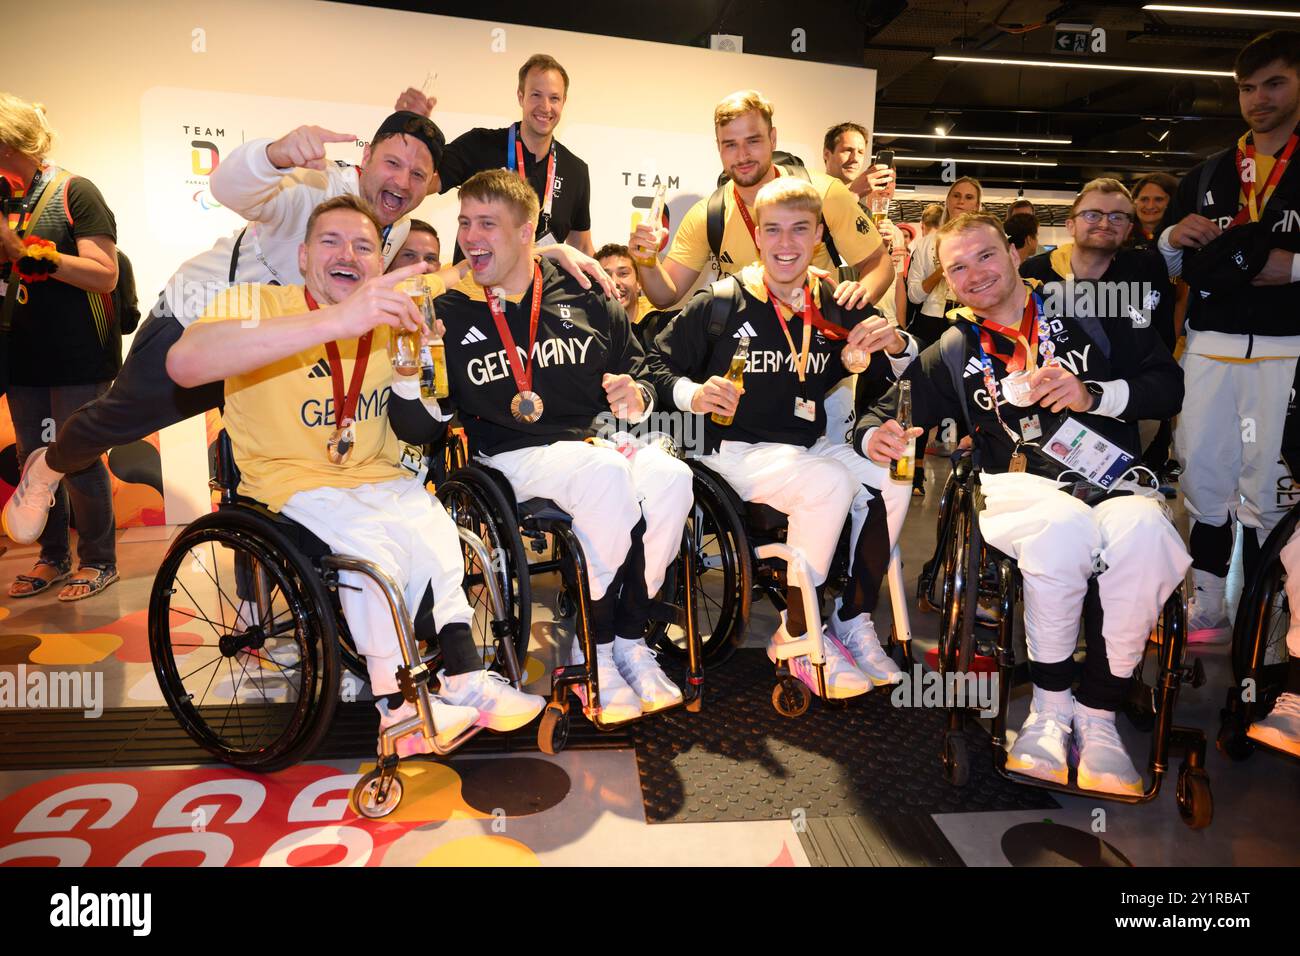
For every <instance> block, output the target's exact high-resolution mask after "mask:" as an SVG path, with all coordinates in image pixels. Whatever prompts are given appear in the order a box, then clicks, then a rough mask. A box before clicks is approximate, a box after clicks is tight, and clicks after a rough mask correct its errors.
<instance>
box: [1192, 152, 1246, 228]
mask: <svg viewBox="0 0 1300 956" xmlns="http://www.w3.org/2000/svg"><path fill="white" fill-rule="evenodd" d="M1234 149H1236V147H1235V146H1229V147H1228V148H1227V149H1221V150H1219V151H1218V152H1217V153H1215V154H1214V155H1213V156H1211V157H1210V158H1209V159H1207V160H1206V161H1205V163H1204V165H1202V166H1201V176H1200V180H1199V181H1198V182H1197V184H1196V212H1197V214H1198V215H1200V214H1201V210H1202V209H1204V208H1205V194H1206V193H1207V192H1209V190H1210V180H1211V179H1213V178H1214V174H1215V172H1216V171H1217V170H1218V168H1219V163H1220V161H1222V159H1223V157H1224V156H1227V155H1228V154H1229V153H1230V152H1232V151H1233V150H1234Z"/></svg>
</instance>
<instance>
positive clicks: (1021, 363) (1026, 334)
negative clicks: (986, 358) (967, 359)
mask: <svg viewBox="0 0 1300 956" xmlns="http://www.w3.org/2000/svg"><path fill="white" fill-rule="evenodd" d="M1037 317H1038V313H1037V310H1036V309H1035V308H1034V297H1033V295H1032V294H1031V295H1030V296H1029V298H1028V299H1027V300H1026V301H1025V315H1024V318H1023V319H1021V320H1020V328H1018V329H1013V328H1010V327H1008V326H1005V325H999V324H998V323H996V322H992V321H990V320H988V319H980V318H979V317H978V316H976V318H977V319H979V323H978V324H979V326H980V344H982V345H983V346H984V351H985V352H987V353H988V354H989V355H993V356H996V357H997V358H999V359H1001V360H1002V362H1003V364H1005V365H1006V367H1007V371H1008V372H1019V371H1023V370H1024V368H1025V363H1026V358H1027V353H1028V350H1029V348H1030V347H1032V346H1033V345H1034V343H1035V342H1036V341H1037V339H1038V322H1037ZM985 329H992V330H993V331H994V332H997V333H998V334H999V335H1001V336H1004V337H1005V338H1007V339H1009V340H1010V341H1011V342H1012V343H1014V347H1013V348H1012V350H1011V354H1010V355H1003V354H1002V353H1001V352H999V351H997V349H995V348H994V347H993V337H992V336H991V335H989V334H988V332H986V331H985Z"/></svg>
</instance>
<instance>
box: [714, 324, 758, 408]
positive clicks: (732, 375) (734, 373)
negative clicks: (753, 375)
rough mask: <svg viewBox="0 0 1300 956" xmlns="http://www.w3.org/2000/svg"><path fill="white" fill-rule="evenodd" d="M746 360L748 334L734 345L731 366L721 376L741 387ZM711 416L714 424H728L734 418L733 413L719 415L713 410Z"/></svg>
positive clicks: (743, 383) (743, 382) (742, 385)
mask: <svg viewBox="0 0 1300 956" xmlns="http://www.w3.org/2000/svg"><path fill="white" fill-rule="evenodd" d="M748 361H749V336H748V335H742V336H741V337H740V342H739V344H737V345H736V352H735V354H734V355H732V356H731V366H730V367H729V368H728V369H727V374H725V375H724V376H722V377H723V378H725V379H726V380H727V381H728V382H731V383H732V384H733V385H735V386H736V387H737V388H743V387H744V385H745V363H746V362H748ZM711 417H712V418H713V424H715V425H730V424H731V422H732V420H733V419H734V418H735V416H734V415H720V414H718V413H717V412H714V413H713V415H712V416H711Z"/></svg>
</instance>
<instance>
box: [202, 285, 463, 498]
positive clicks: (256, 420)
mask: <svg viewBox="0 0 1300 956" xmlns="http://www.w3.org/2000/svg"><path fill="white" fill-rule="evenodd" d="M425 281H426V282H427V283H429V284H430V286H431V291H432V293H433V294H434V295H435V296H436V295H440V294H441V293H442V292H444V291H445V286H443V284H442V283H441V282H440V281H439V280H438V279H437V278H436V277H433V276H426V277H425ZM307 311H308V308H307V300H306V298H305V297H304V295H303V287H302V286H274V285H245V286H237V287H235V288H232V289H229V290H227V291H226V292H224V293H222V295H220V296H218V297H217V298H216V299H214V300H213V301H212V303H211V304H210V306H209V307H208V310H207V311H206V312H205V313H204V314H203V317H202V318H200V319H199V321H200V322H221V321H232V320H233V321H250V320H251V319H252V317H253V316H254V315H255V316H256V319H257V321H258V322H274V321H275V320H276V319H278V318H282V317H284V316H290V315H302V314H303V313H304V312H307ZM389 331H390V329H389V327H388V326H386V325H381V326H379V327H378V328H376V329H375V332H374V335H373V336H372V337H371V341H370V357H369V360H368V363H367V365H366V374H365V377H364V378H363V379H362V383H361V394H360V396H359V397H358V399H357V410H356V415H355V419H356V425H355V431H356V437H357V443H356V447H355V448H354V449H353V450H352V456H351V457H350V458H349V459H348V461H347V462H346V463H344V464H342V465H335V464H333V463H331V462H330V460H329V457H328V455H327V452H326V442H327V441H328V440H329V437H330V435H331V434H332V433H333V431H334V427H335V426H334V415H335V411H334V387H333V378H332V376H331V373H330V361H329V356H328V355H327V353H326V351H325V346H324V345H323V344H322V345H317V346H313V347H312V348H309V349H305V350H303V351H301V352H299V353H297V354H296V355H291V356H289V357H287V358H283V359H280V360H279V361H278V362H274V363H272V364H271V365H267V366H264V367H263V368H260V369H257V370H256V371H253V372H248V373H246V374H243V375H236V376H234V377H233V378H229V379H227V380H226V410H225V413H224V414H223V416H222V420H223V423H224V425H225V428H226V431H228V432H229V433H230V440H231V444H232V445H233V446H234V451H235V463H236V464H237V465H238V466H239V470H240V473H241V475H242V480H241V481H240V483H239V493H240V494H242V495H246V496H248V497H250V498H254V499H256V500H258V501H260V502H262V503H263V504H265V505H266V506H267V507H268V508H270V509H271V510H272V511H279V510H280V509H281V508H283V507H284V503H285V502H286V501H288V500H289V499H290V498H291V497H293V495H295V494H296V493H297V492H299V491H307V490H310V489H314V488H356V487H358V486H360V485H365V484H374V483H377V482H381V481H390V480H392V479H394V478H401V477H403V476H405V475H407V474H408V472H406V471H405V470H403V469H402V468H401V467H400V466H399V465H398V461H399V459H400V457H401V450H402V444H401V442H399V441H398V439H397V436H396V435H394V434H393V430H392V428H390V427H389V425H388V414H387V409H388V399H389V395H390V393H391V386H392V380H393V368H392V364H391V362H390V360H389V357H388V337H389ZM359 342H360V340H359V339H351V340H348V341H343V342H339V343H338V349H339V358H340V362H341V364H342V366H343V369H342V371H343V390H344V393H345V394H346V392H347V388H348V385H349V384H350V383H351V376H352V369H353V368H354V367H355V364H356V358H357V345H358V343H359Z"/></svg>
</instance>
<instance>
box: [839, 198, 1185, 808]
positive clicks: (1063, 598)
mask: <svg viewBox="0 0 1300 956" xmlns="http://www.w3.org/2000/svg"><path fill="white" fill-rule="evenodd" d="M938 243H939V252H938V255H939V261H940V264H941V265H942V267H943V270H944V275H945V277H946V278H947V280H948V283H949V286H950V287H951V288H952V290H953V292H954V294H955V295H956V297H957V299H958V300H959V301H960V302H961V303H963V305H964V306H965V308H962V309H958V310H955V312H954V313H952V315H953V316H954V317H955V318H956V322H955V324H954V325H953V326H952V327H950V328H949V329H947V330H946V331H945V332H944V334H943V336H942V338H941V339H940V341H939V342H937V343H935V344H934V345H933V346H931V347H930V348H928V349H926V350H925V352H923V353H922V355H921V357H920V359H919V361H917V362H916V363H914V364H913V365H912V366H911V367H910V368H909V369H908V370H907V372H906V373H905V374H904V376H903V379H902V380H903V381H910V382H911V383H912V411H913V424H914V425H916V426H919V427H917V428H913V429H912V433H913V434H919V433H920V429H921V428H929V427H930V426H933V425H936V424H938V423H939V422H940V421H942V420H943V419H944V418H945V417H952V418H956V417H957V416H962V417H963V418H964V420H965V421H966V422H967V423H968V425H969V428H970V432H971V434H972V435H973V437H974V455H975V464H976V466H977V467H979V468H980V469H982V486H983V494H984V502H983V510H982V511H981V512H980V516H979V521H980V530H981V532H982V534H983V536H984V539H985V541H987V542H988V543H989V544H990V545H992V546H993V547H995V548H998V549H999V550H1001V551H1003V552H1004V553H1006V554H1007V555H1009V556H1011V557H1012V558H1014V559H1015V560H1016V561H1017V562H1018V563H1019V568H1020V572H1021V576H1022V579H1023V582H1024V603H1025V635H1026V640H1027V644H1028V652H1029V675H1030V680H1031V682H1032V684H1033V700H1032V704H1031V710H1030V713H1029V718H1028V719H1027V720H1026V721H1025V724H1024V726H1023V727H1022V728H1021V731H1020V734H1019V736H1018V737H1017V738H1016V740H1015V743H1014V745H1013V747H1012V749H1011V752H1010V755H1009V756H1008V758H1007V764H1006V766H1007V768H1008V769H1009V770H1014V771H1016V772H1017V773H1021V774H1025V775H1027V776H1031V777H1037V778H1041V779H1046V780H1052V781H1055V782H1057V783H1062V784H1064V783H1066V782H1067V781H1068V775H1069V764H1068V762H1067V761H1068V760H1069V759H1070V758H1071V757H1073V758H1074V759H1076V760H1077V767H1078V785H1079V787H1080V788H1082V789H1085V790H1095V791H1102V792H1108V793H1121V794H1123V793H1138V794H1140V793H1142V790H1143V782H1142V778H1141V776H1140V775H1139V774H1138V772H1137V771H1136V770H1135V769H1134V766H1133V762H1132V761H1131V760H1130V759H1129V756H1128V754H1127V753H1126V752H1125V750H1124V747H1123V744H1122V743H1121V741H1120V738H1119V734H1118V733H1117V731H1116V729H1115V713H1116V711H1117V710H1118V709H1119V708H1120V706H1121V704H1122V702H1123V700H1124V696H1125V692H1126V690H1127V688H1128V686H1129V681H1130V678H1131V676H1132V674H1133V671H1134V669H1135V668H1136V667H1137V665H1138V663H1139V662H1140V661H1141V659H1142V656H1143V652H1144V649H1145V646H1146V641H1147V638H1148V636H1149V635H1150V633H1151V629H1152V627H1153V625H1154V624H1155V621H1156V617H1157V615H1158V614H1159V612H1160V609H1161V607H1162V605H1163V604H1164V602H1165V600H1166V599H1167V598H1168V597H1169V596H1170V594H1172V593H1173V591H1174V589H1175V588H1177V587H1178V585H1179V584H1180V583H1181V582H1182V580H1183V575H1184V574H1185V573H1186V571H1187V568H1188V566H1189V565H1190V563H1191V559H1190V557H1189V556H1188V553H1187V549H1186V548H1185V547H1184V546H1183V542H1182V540H1181V539H1180V537H1179V535H1178V532H1177V531H1176V530H1175V528H1174V526H1173V524H1172V523H1171V522H1170V520H1169V517H1168V515H1167V512H1166V510H1165V507H1164V505H1163V503H1162V502H1161V501H1160V500H1159V493H1158V492H1156V491H1155V490H1154V489H1147V488H1141V487H1139V486H1138V485H1137V484H1136V482H1133V481H1128V480H1124V477H1125V476H1126V475H1127V474H1128V472H1129V465H1130V464H1132V463H1134V462H1135V459H1136V452H1137V451H1139V450H1140V446H1139V444H1138V434H1137V422H1138V420H1139V419H1161V418H1167V417H1169V416H1172V415H1174V414H1177V412H1178V409H1179V406H1180V404H1181V401H1182V395H1183V383H1182V374H1181V371H1180V370H1179V368H1178V366H1177V365H1176V364H1175V363H1174V361H1173V358H1172V356H1170V354H1169V352H1168V350H1167V349H1166V347H1165V345H1164V343H1163V342H1162V341H1161V340H1160V337H1159V335H1158V333H1157V332H1156V330H1155V329H1154V328H1152V327H1151V324H1150V323H1140V322H1135V321H1131V320H1130V319H1129V318H1128V317H1127V316H1122V317H1120V316H1103V317H1101V318H1100V319H1098V318H1090V317H1086V316H1083V317H1081V316H1076V315H1074V314H1072V313H1073V310H1066V311H1065V312H1063V313H1061V314H1055V312H1054V311H1053V310H1052V309H1051V308H1050V307H1048V309H1047V310H1046V311H1045V303H1044V299H1043V298H1042V296H1041V294H1040V291H1039V289H1038V284H1037V283H1036V282H1034V281H1033V280H1028V281H1025V280H1022V279H1021V278H1020V277H1019V275H1018V274H1017V271H1016V262H1015V258H1014V257H1013V255H1012V253H1011V249H1010V248H1009V246H1008V243H1007V239H1006V236H1005V235H1004V234H1003V231H1002V227H1001V224H1000V223H998V222H997V220H995V219H994V218H993V217H991V216H988V215H986V214H980V213H967V214H965V215H962V216H960V217H958V218H956V219H954V220H952V221H951V222H949V223H947V224H946V225H945V226H944V227H943V228H942V229H941V230H940V234H939V240H938ZM1026 373H1028V374H1026ZM991 397H992V400H990V398H991ZM895 401H896V396H895V395H894V394H893V393H892V392H891V393H890V394H887V395H886V396H885V397H884V398H883V399H881V401H880V402H879V403H877V405H876V406H875V408H873V409H872V410H871V411H870V412H868V413H867V414H866V415H865V416H864V417H863V418H862V420H861V421H860V422H859V423H858V427H857V431H856V433H855V442H854V444H855V445H856V447H858V448H859V449H861V450H862V453H863V454H864V455H866V456H867V457H868V458H870V459H871V460H873V461H877V462H881V463H886V462H888V461H889V460H891V459H896V458H898V457H899V456H900V454H902V453H903V451H904V449H905V447H906V444H907V441H908V437H909V436H908V435H907V434H905V433H904V431H903V428H902V427H901V425H900V424H899V423H898V422H897V421H894V420H892V415H893V408H894V403H895ZM1089 476H1091V478H1092V480H1091V481H1089V480H1087V478H1088V477H1089ZM1081 477H1082V478H1083V480H1079V479H1080V478H1081ZM1094 574H1095V575H1097V579H1098V580H1097V583H1098V589H1099V594H1100V604H1101V609H1102V626H1101V633H1102V635H1103V640H1102V643H1101V645H1100V646H1095V647H1094V646H1089V647H1088V655H1087V661H1086V662H1085V664H1084V666H1083V674H1082V678H1081V680H1080V681H1079V685H1078V689H1077V691H1074V692H1072V691H1071V687H1072V685H1073V683H1074V678H1075V665H1074V662H1073V654H1074V651H1075V646H1076V644H1077V641H1078V634H1079V621H1080V619H1081V616H1082V610H1083V605H1084V597H1085V593H1086V591H1087V588H1088V580H1089V578H1090V577H1091V576H1093V575H1094ZM1067 745H1072V746H1067Z"/></svg>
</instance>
